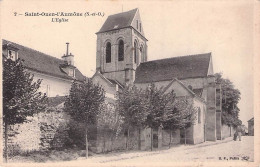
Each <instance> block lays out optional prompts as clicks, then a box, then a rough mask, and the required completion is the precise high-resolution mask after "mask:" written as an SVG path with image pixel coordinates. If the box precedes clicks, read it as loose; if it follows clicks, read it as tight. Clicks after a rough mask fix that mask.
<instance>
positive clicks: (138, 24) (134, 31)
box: [96, 8, 147, 84]
mask: <svg viewBox="0 0 260 167" xmlns="http://www.w3.org/2000/svg"><path fill="white" fill-rule="evenodd" d="M96 34H97V52H96V69H97V70H98V71H100V72H101V73H102V74H103V75H104V76H106V77H107V78H109V79H114V80H117V81H119V82H120V83H122V84H131V83H133V81H134V78H135V70H136V68H137V66H138V65H139V64H140V63H142V62H145V61H147V44H146V42H147V39H146V38H145V36H144V30H143V24H142V21H141V17H140V14H139V10H138V9H137V8H136V9H133V10H130V11H127V12H123V13H118V14H114V15H110V16H108V18H107V20H106V21H105V23H104V24H103V26H102V27H101V29H100V30H99V31H98V32H97V33H96Z"/></svg>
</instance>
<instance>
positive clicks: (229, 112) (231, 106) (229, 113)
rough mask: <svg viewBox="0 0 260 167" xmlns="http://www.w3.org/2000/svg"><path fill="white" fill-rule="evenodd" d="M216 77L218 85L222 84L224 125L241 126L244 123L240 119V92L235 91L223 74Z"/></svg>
mask: <svg viewBox="0 0 260 167" xmlns="http://www.w3.org/2000/svg"><path fill="white" fill-rule="evenodd" d="M215 77H216V83H217V84H220V85H221V89H222V123H223V124H226V125H229V126H233V127H236V126H238V125H241V124H242V122H241V120H239V118H238V117H239V111H240V110H239V108H238V103H239V100H240V99H241V97H240V91H239V90H238V89H235V86H234V84H233V83H232V82H231V81H230V80H229V79H224V78H223V77H222V73H216V74H215Z"/></svg>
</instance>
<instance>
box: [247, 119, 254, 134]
mask: <svg viewBox="0 0 260 167" xmlns="http://www.w3.org/2000/svg"><path fill="white" fill-rule="evenodd" d="M247 122H248V136H254V118H251V119H250V120H248V121H247Z"/></svg>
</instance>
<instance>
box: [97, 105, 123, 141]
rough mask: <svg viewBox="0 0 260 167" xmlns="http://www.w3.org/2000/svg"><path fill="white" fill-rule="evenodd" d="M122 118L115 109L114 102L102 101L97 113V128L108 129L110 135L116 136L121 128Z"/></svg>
mask: <svg viewBox="0 0 260 167" xmlns="http://www.w3.org/2000/svg"><path fill="white" fill-rule="evenodd" d="M122 125H123V120H122V117H121V116H120V115H119V114H118V112H117V111H116V106H115V104H114V103H110V102H103V103H102V104H101V106H100V109H99V114H98V128H100V129H102V130H108V131H109V132H110V134H111V135H112V136H115V137H118V135H119V133H120V132H121V130H122Z"/></svg>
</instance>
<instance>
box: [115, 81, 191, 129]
mask: <svg viewBox="0 0 260 167" xmlns="http://www.w3.org/2000/svg"><path fill="white" fill-rule="evenodd" d="M118 106H119V114H120V115H121V116H122V117H123V121H124V125H125V126H126V127H130V126H131V127H134V126H137V127H140V126H147V127H151V128H158V127H159V126H161V125H162V126H163V127H164V128H174V129H178V128H184V127H186V128H187V127H189V126H191V125H192V124H193V122H194V120H196V109H195V108H194V107H193V104H192V103H191V102H189V101H188V100H187V99H186V98H184V99H183V98H176V96H175V93H174V91H173V90H172V91H170V92H165V91H164V88H163V87H161V88H157V87H156V86H155V85H154V84H151V85H150V86H148V87H147V88H146V89H145V90H142V89H138V88H137V87H135V86H133V87H127V88H125V89H124V90H123V91H122V92H121V93H119V95H118Z"/></svg>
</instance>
